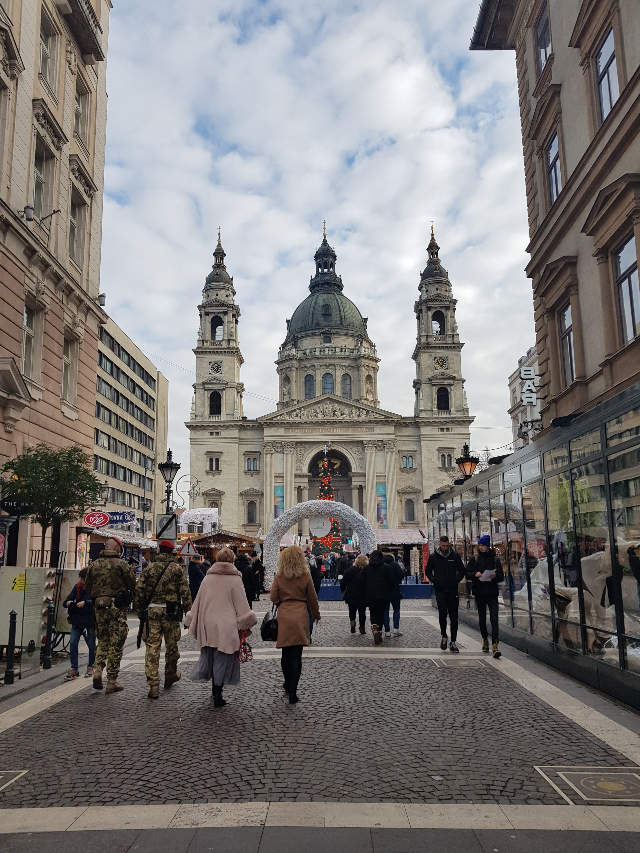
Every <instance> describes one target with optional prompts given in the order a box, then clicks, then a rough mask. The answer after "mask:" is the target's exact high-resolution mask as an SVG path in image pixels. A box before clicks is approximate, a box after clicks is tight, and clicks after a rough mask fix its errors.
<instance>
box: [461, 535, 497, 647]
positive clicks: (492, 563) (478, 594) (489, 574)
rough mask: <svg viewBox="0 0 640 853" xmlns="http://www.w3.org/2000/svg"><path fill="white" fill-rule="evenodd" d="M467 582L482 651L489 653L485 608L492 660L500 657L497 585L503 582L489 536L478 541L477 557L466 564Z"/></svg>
mask: <svg viewBox="0 0 640 853" xmlns="http://www.w3.org/2000/svg"><path fill="white" fill-rule="evenodd" d="M467 580H468V581H471V582H472V583H473V595H474V598H475V600H476V607H477V608H478V624H479V626H480V633H481V634H482V651H483V652H487V654H488V652H489V636H488V632H487V607H488V608H489V618H490V620H491V642H492V643H493V656H494V658H499V657H500V652H499V651H498V594H499V592H500V590H499V588H498V584H499V583H502V581H503V580H504V571H503V569H502V563H501V562H500V560H499V558H498V557H497V556H496V552H495V551H494V550H493V548H492V547H491V539H490V537H489V536H481V537H480V539H478V556H477V557H471V559H470V560H469V562H468V563H467Z"/></svg>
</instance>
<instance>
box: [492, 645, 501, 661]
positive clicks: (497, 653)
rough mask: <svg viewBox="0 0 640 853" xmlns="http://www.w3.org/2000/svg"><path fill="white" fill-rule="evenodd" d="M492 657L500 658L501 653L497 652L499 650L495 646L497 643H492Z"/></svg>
mask: <svg viewBox="0 0 640 853" xmlns="http://www.w3.org/2000/svg"><path fill="white" fill-rule="evenodd" d="M493 656H494V658H500V657H502V652H501V651H499V649H498V644H497V643H494V644H493Z"/></svg>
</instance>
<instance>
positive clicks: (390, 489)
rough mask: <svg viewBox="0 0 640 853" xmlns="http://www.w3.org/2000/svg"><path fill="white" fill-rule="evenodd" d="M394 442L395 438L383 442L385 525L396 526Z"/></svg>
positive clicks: (396, 496) (396, 503)
mask: <svg viewBox="0 0 640 853" xmlns="http://www.w3.org/2000/svg"><path fill="white" fill-rule="evenodd" d="M396 464H397V463H396V442H395V439H392V440H390V441H385V443H384V467H385V473H386V475H387V526H388V527H389V529H395V528H397V526H398V489H397V486H396Z"/></svg>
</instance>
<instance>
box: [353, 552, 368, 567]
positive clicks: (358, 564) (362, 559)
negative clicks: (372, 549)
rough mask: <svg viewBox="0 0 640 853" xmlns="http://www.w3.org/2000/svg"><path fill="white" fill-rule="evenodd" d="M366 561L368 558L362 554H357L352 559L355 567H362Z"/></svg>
mask: <svg viewBox="0 0 640 853" xmlns="http://www.w3.org/2000/svg"><path fill="white" fill-rule="evenodd" d="M368 562H369V559H368V558H367V557H365V555H364V554H358V556H357V557H356V558H355V560H354V561H353V565H354V566H355V567H356V569H364V567H365V566H366V565H367V563H368Z"/></svg>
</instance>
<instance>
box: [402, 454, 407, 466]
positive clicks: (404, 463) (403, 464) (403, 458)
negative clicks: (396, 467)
mask: <svg viewBox="0 0 640 853" xmlns="http://www.w3.org/2000/svg"><path fill="white" fill-rule="evenodd" d="M402 467H403V468H406V467H407V457H406V456H403V457H402Z"/></svg>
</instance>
